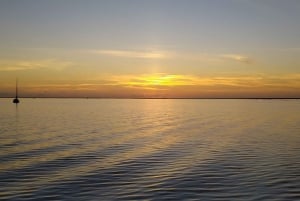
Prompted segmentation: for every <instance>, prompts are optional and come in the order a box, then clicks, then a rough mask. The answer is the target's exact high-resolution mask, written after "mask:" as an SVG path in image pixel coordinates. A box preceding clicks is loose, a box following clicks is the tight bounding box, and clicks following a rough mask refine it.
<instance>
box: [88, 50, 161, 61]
mask: <svg viewBox="0 0 300 201" xmlns="http://www.w3.org/2000/svg"><path fill="white" fill-rule="evenodd" d="M91 52H92V53H94V54H102V55H108V56H114V57H125V58H143V59H163V58H166V57H167V55H166V53H165V52H159V51H128V50H92V51H91Z"/></svg>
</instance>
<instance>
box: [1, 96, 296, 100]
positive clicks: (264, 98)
mask: <svg viewBox="0 0 300 201" xmlns="http://www.w3.org/2000/svg"><path fill="white" fill-rule="evenodd" d="M7 98H14V97H0V99H7ZM19 98H20V99H23V98H26V99H192V100H193V99H195V100H197V99H198V100H201V99H203V100H210V99H212V100H213V99H215V100H217V99H221V100H222V99H223V100H226V99H233V100H234V99H246V100H247V99H248V100H272V99H300V97H299V98H296V97H295V98H285V97H279V98H276V97H275V98H266V97H263V98H234V97H233V98H142V97H141V98H130V97H124V98H123V97H19Z"/></svg>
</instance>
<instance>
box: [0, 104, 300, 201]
mask: <svg viewBox="0 0 300 201" xmlns="http://www.w3.org/2000/svg"><path fill="white" fill-rule="evenodd" d="M0 101H1V105H2V106H3V107H2V108H1V110H0V117H1V119H0V159H1V161H0V189H1V190H0V199H5V200H39V199H42V200H53V199H58V200H60V199H64V200H76V199H78V200H98V199H99V198H101V199H102V200H115V199H119V200H140V199H146V200H167V199H169V200H183V199H188V200H199V199H202V200H268V199H269V200H297V199H300V182H299V181H300V146H299V145H300V101H299V100H169V99H168V100H146V99H143V100H125V99H122V100H118V99H88V100H86V99H22V102H21V103H20V104H19V106H18V108H15V105H13V104H11V100H9V99H1V100H0Z"/></svg>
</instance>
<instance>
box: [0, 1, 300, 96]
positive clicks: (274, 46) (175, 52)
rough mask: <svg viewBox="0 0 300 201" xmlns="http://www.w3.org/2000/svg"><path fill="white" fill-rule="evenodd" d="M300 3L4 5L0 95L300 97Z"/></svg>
mask: <svg viewBox="0 0 300 201" xmlns="http://www.w3.org/2000/svg"><path fill="white" fill-rule="evenodd" d="M299 10H300V1H299V0H285V1H282V0H222V1H221V0H43V1H41V0H26V1H22V0H0V44H1V45H0V97H13V96H14V95H15V84H16V83H15V82H16V78H18V83H19V96H20V97H106V98H300V37H299V36H300V25H299V21H300V12H299Z"/></svg>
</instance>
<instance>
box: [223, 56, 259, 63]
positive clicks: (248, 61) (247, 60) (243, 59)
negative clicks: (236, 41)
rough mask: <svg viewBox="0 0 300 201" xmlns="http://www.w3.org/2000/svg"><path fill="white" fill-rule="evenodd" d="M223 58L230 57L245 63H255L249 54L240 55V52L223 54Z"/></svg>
mask: <svg viewBox="0 0 300 201" xmlns="http://www.w3.org/2000/svg"><path fill="white" fill-rule="evenodd" d="M220 57H221V58H223V59H229V60H232V61H237V62H241V63H245V64H251V63H253V60H252V59H251V58H249V57H247V56H244V55H239V54H223V55H220Z"/></svg>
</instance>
